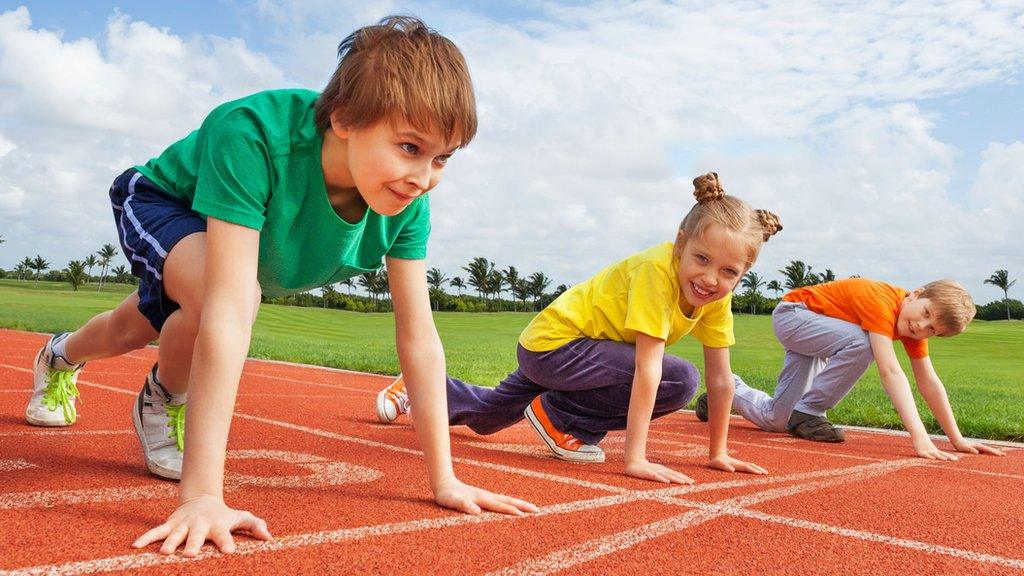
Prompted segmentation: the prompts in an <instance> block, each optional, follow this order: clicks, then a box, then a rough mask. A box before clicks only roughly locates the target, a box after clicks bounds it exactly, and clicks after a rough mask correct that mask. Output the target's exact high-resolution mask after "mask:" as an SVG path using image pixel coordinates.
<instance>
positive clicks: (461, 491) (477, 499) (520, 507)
mask: <svg viewBox="0 0 1024 576" xmlns="http://www.w3.org/2000/svg"><path fill="white" fill-rule="evenodd" d="M434 501H435V502H437V503H438V504H439V505H441V506H443V507H445V508H450V509H452V510H458V511H459V512H465V513H466V514H479V513H480V512H481V511H483V510H489V511H491V512H500V513H502V514H512V515H514V516H523V515H524V514H525V513H526V512H536V511H537V507H536V506H534V505H533V504H531V503H529V502H527V501H525V500H520V499H519V498H513V497H511V496H506V495H504V494H497V493H495V492H490V491H488V490H484V489H483V488H477V487H476V486H470V485H469V484H464V483H463V482H462V481H461V480H459V479H458V478H451V479H450V480H447V481H446V482H444V483H443V484H441V486H439V487H438V488H437V489H436V490H435V491H434Z"/></svg>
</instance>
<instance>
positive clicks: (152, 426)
mask: <svg viewBox="0 0 1024 576" xmlns="http://www.w3.org/2000/svg"><path fill="white" fill-rule="evenodd" d="M132 421H134V422H135V432H136V434H138V436H139V442H141V443H142V452H143V454H144V455H145V457H146V468H147V469H149V471H150V472H151V473H152V474H153V475H154V476H156V477H158V478H163V479H165V480H180V479H181V461H182V458H183V457H184V455H185V403H184V402H181V403H180V404H172V403H171V394H170V393H169V392H167V390H166V389H165V388H164V387H163V385H161V384H160V382H159V381H157V379H156V365H153V369H152V370H150V372H149V376H147V377H146V383H145V384H144V385H143V386H142V391H141V392H139V396H138V398H137V399H136V401H135V409H134V410H132Z"/></svg>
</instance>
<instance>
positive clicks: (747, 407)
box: [732, 302, 827, 432]
mask: <svg viewBox="0 0 1024 576" xmlns="http://www.w3.org/2000/svg"><path fill="white" fill-rule="evenodd" d="M815 317H821V318H824V316H820V315H819V314H815V313H814V312H811V311H810V310H808V309H807V308H806V307H804V306H803V305H801V304H795V303H792V302H782V303H780V304H779V305H778V306H776V308H775V311H774V312H772V328H773V329H774V330H775V336H776V338H778V340H779V342H782V343H783V346H784V347H785V348H786V359H785V363H784V364H783V366H782V371H781V372H780V373H779V378H778V381H777V383H776V385H775V393H774V394H772V395H771V396H769V395H768V394H765V393H764V392H762V391H761V390H758V389H756V388H751V387H750V386H748V385H747V383H746V382H744V381H743V380H741V379H740V378H739V377H736V392H735V395H734V396H733V401H732V407H733V409H734V410H735V411H736V413H738V414H739V415H741V416H743V417H744V418H746V419H747V420H748V421H750V422H752V423H754V424H756V425H757V427H758V428H760V429H762V430H767V431H769V432H785V430H786V424H787V423H788V422H789V417H790V415H791V414H792V413H793V407H794V406H796V404H797V402H799V401H800V398H801V397H803V395H804V393H805V392H806V391H807V389H808V388H810V386H811V381H812V380H813V379H814V377H815V375H817V374H818V372H820V371H821V370H822V368H823V367H824V366H825V361H824V359H823V358H822V357H817V356H813V355H807V354H801V353H799V352H796V351H794V350H792V349H791V348H790V346H789V345H788V344H787V343H793V344H794V345H797V346H799V347H800V348H801V350H808V349H812V348H813V346H811V347H808V346H806V345H801V344H800V342H801V339H802V338H808V339H812V340H815V341H819V340H822V338H823V336H824V335H823V334H819V333H815V332H812V331H808V330H807V329H806V328H807V325H808V323H809V322H812V321H814V320H816V318H815ZM825 340H827V337H825Z"/></svg>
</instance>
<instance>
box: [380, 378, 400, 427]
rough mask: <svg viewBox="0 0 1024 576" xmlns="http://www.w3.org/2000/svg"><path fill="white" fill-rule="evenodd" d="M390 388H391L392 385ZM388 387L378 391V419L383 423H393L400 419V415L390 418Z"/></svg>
mask: <svg viewBox="0 0 1024 576" xmlns="http://www.w3.org/2000/svg"><path fill="white" fill-rule="evenodd" d="M388 388H390V386H389V387H388ZM388 388H385V389H383V390H381V391H380V392H378V393H377V421H378V422H380V423H381V424H391V423H392V422H394V421H395V420H398V416H395V417H394V418H388V412H387V404H388V402H389V400H388Z"/></svg>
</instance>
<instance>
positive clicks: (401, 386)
mask: <svg viewBox="0 0 1024 576" xmlns="http://www.w3.org/2000/svg"><path fill="white" fill-rule="evenodd" d="M408 413H409V394H408V393H406V391H405V379H403V378H402V375H401V374H399V375H398V378H395V381H394V382H392V383H391V385H390V386H388V387H387V388H385V389H383V390H381V391H380V392H379V393H378V394H377V421H379V422H380V423H381V424H391V423H392V422H394V421H395V420H397V419H398V417H399V416H401V415H402V414H408Z"/></svg>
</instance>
